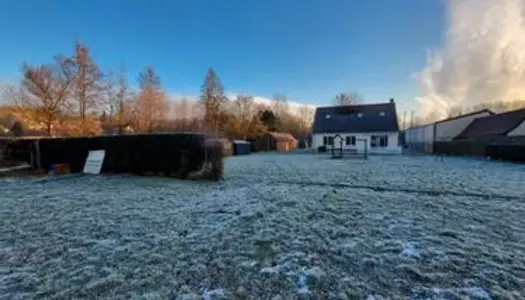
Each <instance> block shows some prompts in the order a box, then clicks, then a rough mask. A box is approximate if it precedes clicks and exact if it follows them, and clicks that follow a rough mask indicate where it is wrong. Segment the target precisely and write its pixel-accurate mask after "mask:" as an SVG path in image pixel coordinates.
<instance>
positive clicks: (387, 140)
mask: <svg viewBox="0 0 525 300" xmlns="http://www.w3.org/2000/svg"><path fill="white" fill-rule="evenodd" d="M336 135H337V136H341V137H343V138H344V143H343V149H355V150H357V151H363V150H364V149H365V147H367V148H368V152H369V153H401V147H400V146H399V126H398V122H397V113H396V104H395V102H394V99H391V100H390V101H389V102H387V103H377V104H360V105H348V106H329V107H318V108H317V110H316V112H315V119H314V124H313V126H312V147H313V148H315V149H319V147H321V146H325V147H327V148H332V147H336V148H338V147H339V146H338V145H334V137H335V136H336ZM365 145H366V146H365Z"/></svg>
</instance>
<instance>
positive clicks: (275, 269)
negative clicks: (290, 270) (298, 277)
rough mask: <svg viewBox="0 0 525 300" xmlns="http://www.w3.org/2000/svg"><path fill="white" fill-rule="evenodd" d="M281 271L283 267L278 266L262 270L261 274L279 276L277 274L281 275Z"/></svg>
mask: <svg viewBox="0 0 525 300" xmlns="http://www.w3.org/2000/svg"><path fill="white" fill-rule="evenodd" d="M280 270H281V266H280V265H276V266H273V267H266V268H262V269H261V271H260V272H261V273H263V274H277V273H279V271H280Z"/></svg>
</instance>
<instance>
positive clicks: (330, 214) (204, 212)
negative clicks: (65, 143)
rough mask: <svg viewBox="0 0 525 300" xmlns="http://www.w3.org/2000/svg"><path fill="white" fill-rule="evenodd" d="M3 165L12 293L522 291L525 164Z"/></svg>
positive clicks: (273, 295)
mask: <svg viewBox="0 0 525 300" xmlns="http://www.w3.org/2000/svg"><path fill="white" fill-rule="evenodd" d="M225 167H226V171H225V177H226V180H225V181H224V182H221V183H203V182H188V181H177V180H173V179H164V178H153V177H134V176H99V177H87V176H84V177H66V178H60V179H58V180H42V179H37V180H27V179H26V180H14V179H5V178H4V179H0V190H1V191H2V192H1V197H0V198H1V200H0V299H274V300H277V299H282V300H285V299H286V300H287V299H370V300H371V299H390V298H394V299H523V298H525V294H524V292H523V291H524V288H523V287H525V227H524V226H523V220H524V218H525V189H524V188H523V182H524V179H525V166H518V165H512V164H507V163H499V162H488V161H476V160H466V159H460V158H446V159H445V160H444V161H443V162H440V161H436V160H434V159H433V158H430V157H371V158H370V159H369V160H330V159H327V158H326V157H324V156H323V157H321V156H316V155H309V154H281V155H278V154H260V155H259V154H257V155H249V156H243V157H229V158H227V160H226V164H225Z"/></svg>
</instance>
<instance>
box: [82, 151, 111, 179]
mask: <svg viewBox="0 0 525 300" xmlns="http://www.w3.org/2000/svg"><path fill="white" fill-rule="evenodd" d="M105 156H106V151H105V150H94V151H89V154H88V157H87V159H86V164H85V165H84V173H85V174H100V170H101V169H102V163H104V157H105Z"/></svg>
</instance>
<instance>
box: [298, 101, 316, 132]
mask: <svg viewBox="0 0 525 300" xmlns="http://www.w3.org/2000/svg"><path fill="white" fill-rule="evenodd" d="M314 114H315V110H314V109H313V108H311V107H310V106H309V105H307V104H304V105H301V107H300V108H299V118H300V121H301V125H302V127H303V128H302V129H303V130H304V133H306V132H308V131H309V129H310V128H311V127H312V123H313V121H314Z"/></svg>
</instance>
